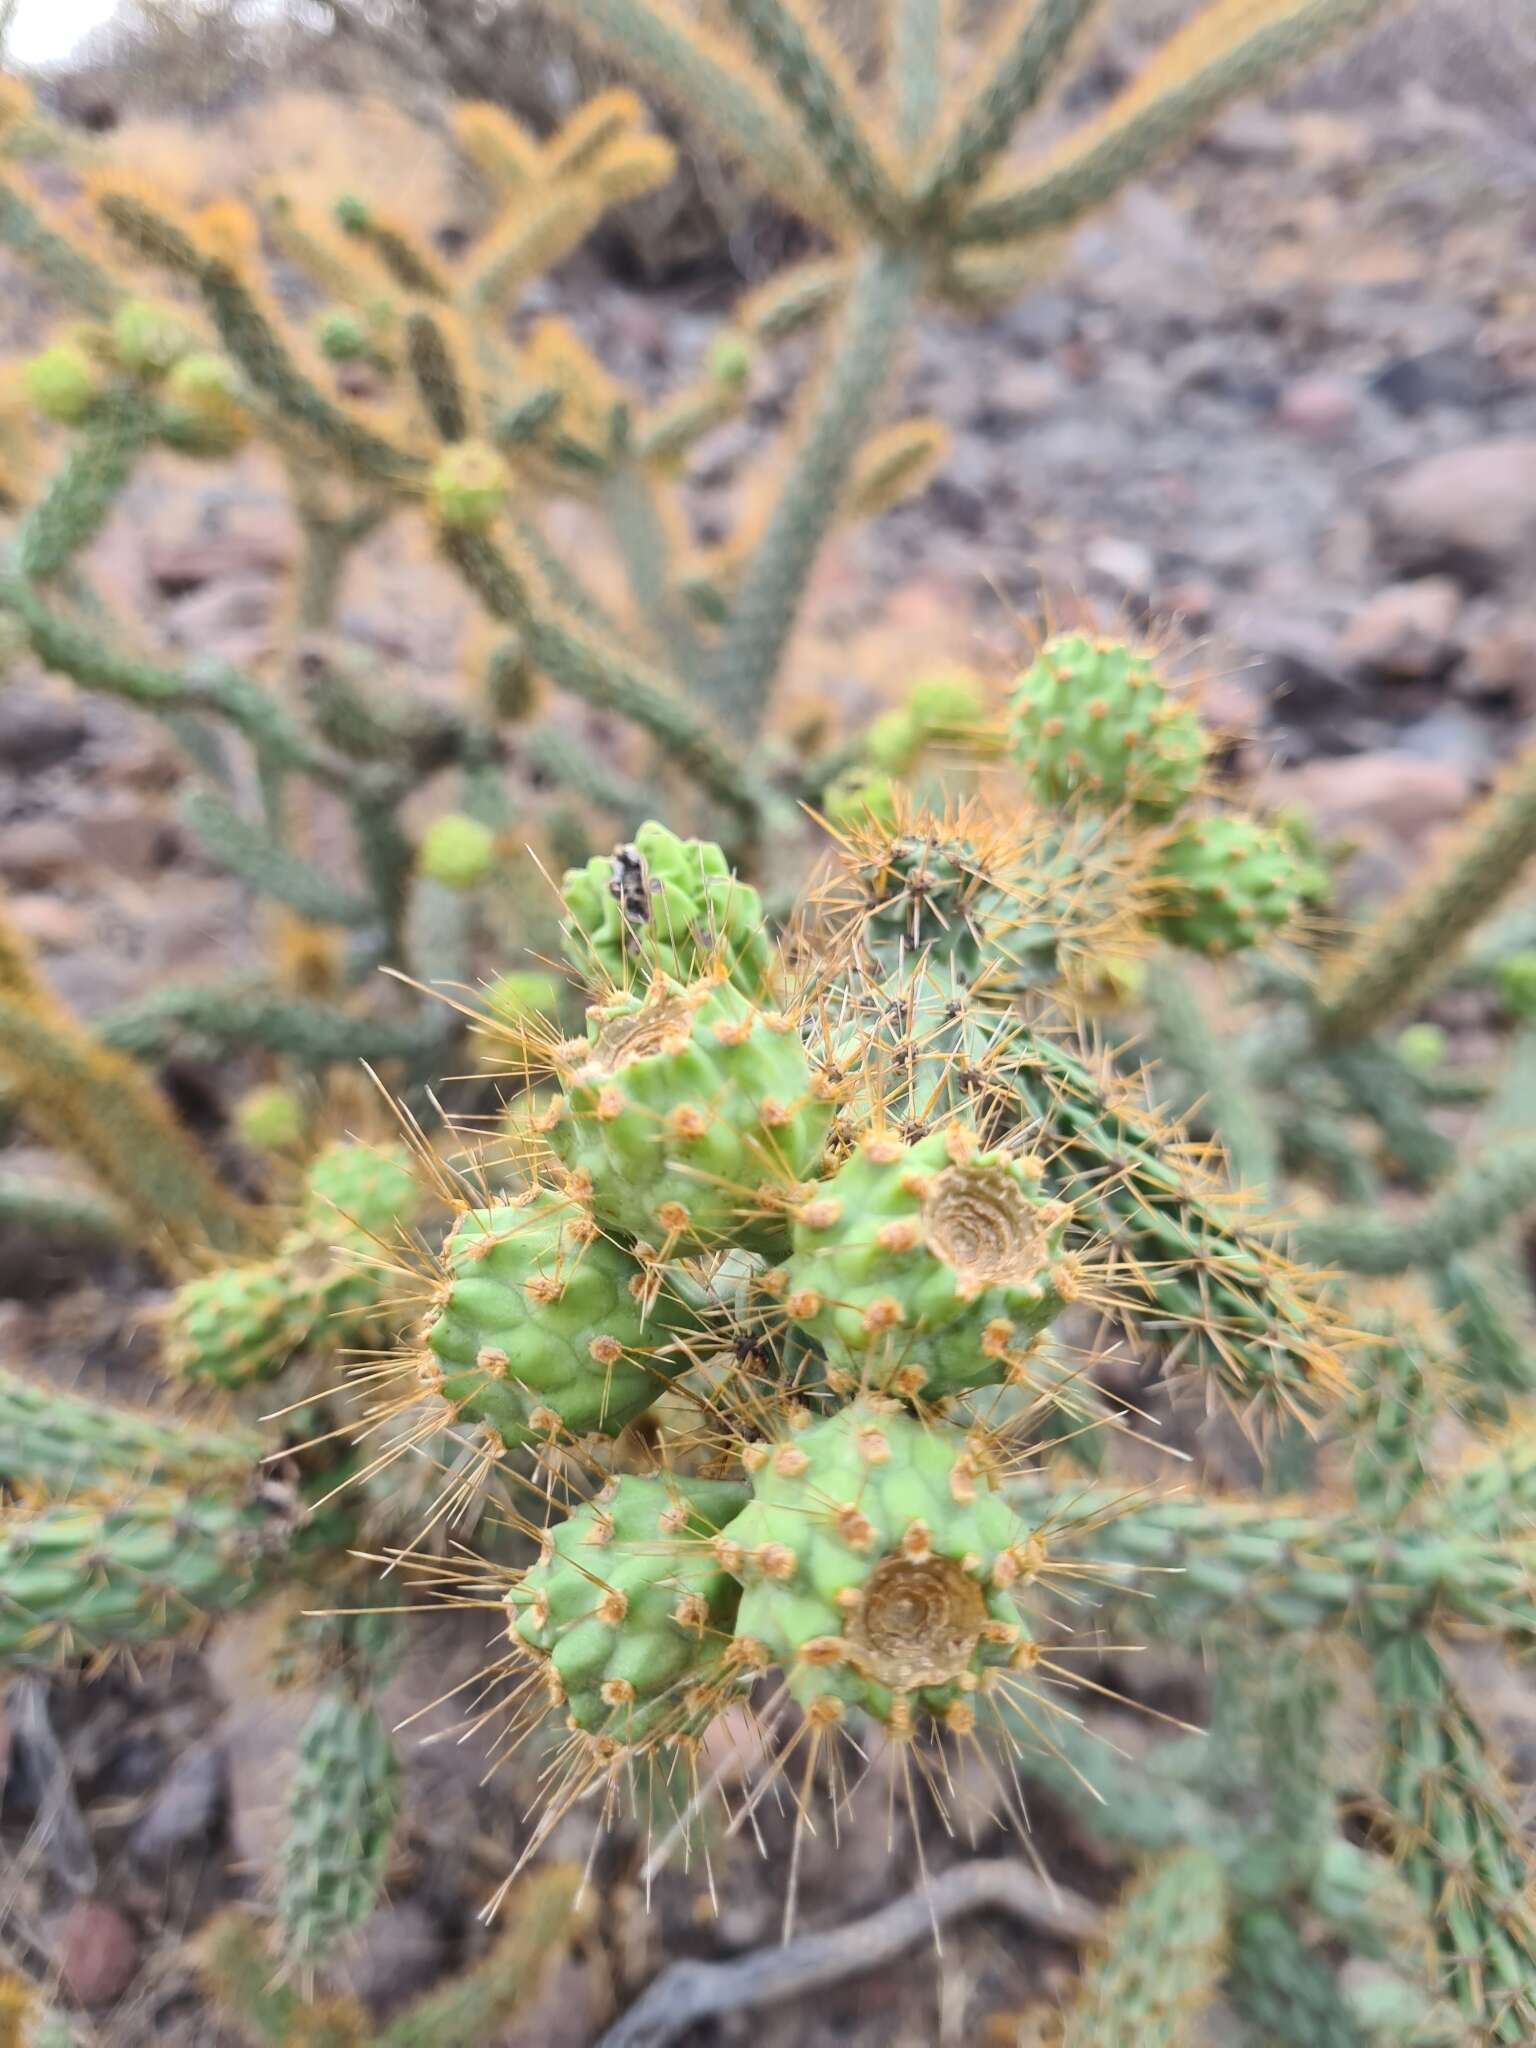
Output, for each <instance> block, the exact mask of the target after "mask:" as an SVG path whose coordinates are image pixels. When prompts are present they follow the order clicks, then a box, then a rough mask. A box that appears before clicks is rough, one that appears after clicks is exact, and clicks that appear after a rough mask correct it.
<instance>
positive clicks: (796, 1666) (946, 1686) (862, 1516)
mask: <svg viewBox="0 0 1536 2048" xmlns="http://www.w3.org/2000/svg"><path fill="white" fill-rule="evenodd" d="M747 1463H748V1466H749V1469H751V1470H752V1472H753V1478H752V1501H751V1503H750V1505H749V1506H748V1507H746V1508H744V1509H743V1510H742V1512H741V1514H740V1515H738V1516H737V1518H736V1520H735V1521H734V1522H732V1523H731V1524H730V1525H729V1526H728V1527H727V1528H726V1529H725V1530H723V1531H722V1533H721V1535H720V1537H719V1539H718V1541H717V1543H716V1546H715V1548H716V1555H717V1556H718V1557H719V1558H720V1560H721V1562H722V1563H723V1564H726V1565H728V1566H729V1568H730V1569H731V1570H732V1571H733V1572H734V1573H736V1575H737V1576H738V1577H739V1578H740V1579H741V1581H742V1585H743V1589H744V1590H743V1592H742V1596H741V1607H740V1609H739V1611H738V1614H737V1619H736V1642H737V1646H738V1654H740V1655H741V1656H742V1657H743V1658H744V1659H745V1660H747V1661H753V1660H754V1659H755V1658H760V1659H761V1661H762V1662H764V1663H770V1664H775V1665H777V1666H778V1667H779V1668H780V1669H781V1670H782V1672H783V1674H784V1679H785V1683H786V1684H787V1685H788V1687H789V1690H790V1691H791V1693H793V1695H794V1696H795V1698H796V1699H797V1700H799V1701H800V1703H801V1704H802V1705H803V1706H804V1707H806V1708H807V1710H808V1711H809V1712H810V1714H811V1716H812V1718H813V1719H817V1720H820V1721H823V1722H835V1721H837V1720H839V1719H841V1718H842V1715H843V1712H844V1710H845V1709H848V1708H852V1709H855V1710H857V1711H860V1712H863V1713H865V1714H868V1715H870V1716H871V1717H872V1718H873V1719H874V1720H876V1721H878V1722H880V1723H881V1724H882V1725H883V1726H884V1727H886V1728H887V1729H889V1730H890V1731H892V1732H893V1733H898V1734H900V1733H906V1732H909V1731H910V1730H911V1728H912V1726H913V1717H914V1715H919V1714H920V1715H924V1716H931V1717H933V1718H936V1719H940V1720H942V1721H943V1723H944V1725H945V1726H947V1727H950V1728H953V1729H955V1730H956V1731H957V1732H963V1731H964V1730H967V1729H969V1728H970V1727H971V1726H972V1724H973V1722H974V1719H975V1709H974V1707H973V1705H972V1704H971V1702H972V1698H973V1696H974V1693H975V1690H976V1686H977V1684H978V1682H979V1680H980V1679H981V1676H982V1674H983V1672H984V1671H985V1670H986V1669H987V1668H988V1667H997V1666H999V1665H1006V1664H1008V1663H1009V1662H1010V1661H1011V1660H1013V1659H1014V1658H1015V1656H1016V1655H1017V1654H1018V1652H1019V1651H1020V1649H1021V1648H1022V1649H1027V1645H1025V1644H1024V1642H1023V1635H1024V1631H1023V1627H1022V1624H1021V1622H1020V1619H1019V1614H1018V1611H1017V1608H1016V1606H1015V1603H1014V1599H1013V1594H1012V1590H1011V1589H1012V1588H1013V1587H1014V1586H1015V1585H1016V1584H1020V1583H1021V1582H1023V1581H1024V1580H1025V1579H1026V1578H1027V1577H1029V1576H1031V1575H1032V1574H1033V1573H1034V1572H1035V1571H1036V1570H1037V1569H1038V1567H1039V1564H1040V1563H1041V1562H1042V1561H1043V1553H1041V1552H1040V1550H1039V1546H1038V1545H1037V1544H1036V1543H1035V1541H1034V1540H1033V1538H1032V1535H1031V1532H1030V1530H1029V1529H1028V1528H1027V1527H1026V1525H1025V1524H1024V1523H1023V1522H1021V1521H1020V1520H1019V1518H1018V1516H1017V1515H1015V1514H1014V1512H1013V1510H1012V1509H1011V1508H1010V1507H1009V1506H1008V1503H1007V1502H1006V1501H1005V1500H1004V1498H1003V1496H1002V1495H1001V1494H1000V1493H997V1492H994V1491H993V1489H992V1486H991V1484H990V1482H989V1480H988V1478H987V1476H986V1474H985V1473H984V1471H982V1470H981V1469H980V1466H979V1464H978V1460H977V1458H976V1456H975V1455H974V1454H973V1451H972V1448H971V1446H970V1443H969V1440H968V1439H967V1438H966V1437H965V1436H964V1435H963V1434H962V1433H960V1432H959V1431H956V1430H952V1429H948V1428H943V1427H938V1428H929V1427H925V1426H924V1425H923V1424H922V1423H919V1422H916V1421H914V1420H913V1418H912V1417H911V1416H910V1415H907V1414H905V1413H904V1412H903V1411H902V1410H901V1409H900V1408H899V1407H898V1406H897V1405H896V1404H895V1403H894V1402H889V1403H888V1402H880V1401H874V1400H868V1399H865V1400H859V1401H854V1402H851V1403H850V1404H849V1405H848V1406H847V1407H846V1408H843V1409H840V1410H839V1411H838V1412H837V1413H836V1414H833V1415H830V1416H828V1417H827V1418H826V1419H825V1420H824V1421H821V1422H816V1423H812V1424H811V1425H810V1426H809V1427H807V1428H804V1429H801V1430H799V1431H798V1432H792V1433H790V1434H788V1435H786V1436H785V1437H784V1438H782V1440H781V1441H779V1442H778V1443H776V1444H774V1445H772V1446H767V1445H759V1446H756V1447H755V1448H754V1452H753V1454H752V1456H750V1457H749V1458H748V1460H747Z"/></svg>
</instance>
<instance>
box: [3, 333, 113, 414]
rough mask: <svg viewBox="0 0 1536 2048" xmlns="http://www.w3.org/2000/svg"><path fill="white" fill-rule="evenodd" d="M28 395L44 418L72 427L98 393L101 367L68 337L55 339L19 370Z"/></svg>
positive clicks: (91, 404)
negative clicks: (59, 339) (67, 339)
mask: <svg viewBox="0 0 1536 2048" xmlns="http://www.w3.org/2000/svg"><path fill="white" fill-rule="evenodd" d="M21 379H22V383H23V384H24V385H25V387H26V393H27V396H28V398H30V399H31V401H32V403H33V404H34V405H35V406H36V407H37V410H38V411H39V412H40V413H41V414H42V415H43V417H44V419H49V420H57V421H58V422H59V424H60V425H61V426H67V427H72V426H75V425H77V424H78V423H79V422H80V421H81V420H83V419H84V418H85V416H86V414H87V413H88V412H89V411H90V410H91V407H92V406H93V405H94V404H95V403H96V401H97V399H99V398H100V396H101V393H102V379H101V371H100V369H99V368H98V367H97V365H96V364H95V363H94V362H93V361H92V360H91V358H90V357H89V356H88V355H87V354H86V352H85V350H84V349H83V348H80V347H79V346H78V345H77V344H76V343H75V342H72V341H59V342H55V343H54V345H53V347H52V348H45V349H44V350H43V351H42V353H41V354H40V355H35V356H33V357H32V358H31V360H30V361H29V362H28V363H27V364H26V366H25V368H24V369H23V370H22V373H21Z"/></svg>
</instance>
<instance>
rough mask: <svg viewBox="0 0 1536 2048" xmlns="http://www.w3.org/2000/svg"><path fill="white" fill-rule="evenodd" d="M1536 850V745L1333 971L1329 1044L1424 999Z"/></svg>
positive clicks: (1320, 1024)
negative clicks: (1452, 842)
mask: <svg viewBox="0 0 1536 2048" xmlns="http://www.w3.org/2000/svg"><path fill="white" fill-rule="evenodd" d="M1533 854H1536V746H1533V747H1527V748H1526V749H1525V751H1524V753H1523V754H1521V756H1520V757H1519V759H1518V760H1516V761H1515V762H1514V764H1513V765H1512V767H1511V769H1510V772H1509V774H1508V775H1507V776H1506V777H1505V778H1504V779H1503V780H1502V781H1501V782H1500V783H1499V785H1498V787H1497V788H1496V789H1495V790H1494V791H1493V793H1492V794H1491V795H1490V796H1489V797H1488V798H1487V800H1486V801H1485V802H1484V803H1483V805H1482V806H1481V807H1480V808H1479V809H1478V810H1477V811H1476V812H1475V813H1474V814H1473V816H1472V817H1471V818H1470V819H1469V820H1468V823H1467V825H1466V828H1465V830H1464V832H1463V834H1462V836H1461V838H1460V840H1459V841H1458V843H1457V844H1456V845H1455V846H1454V847H1453V848H1452V849H1451V851H1450V852H1449V853H1448V854H1447V855H1446V856H1445V857H1444V858H1442V859H1441V860H1440V861H1438V862H1437V863H1436V866H1435V868H1434V869H1433V871H1432V872H1431V874H1430V875H1429V877H1428V878H1427V880H1426V881H1425V882H1424V883H1423V884H1422V885H1421V886H1420V887H1418V888H1417V889H1415V890H1414V891H1413V892H1412V893H1411V894H1410V895H1409V896H1408V897H1407V898H1406V899H1404V900H1402V901H1399V902H1396V903H1390V904H1388V905H1387V906H1386V908H1385V909H1384V910H1382V911H1381V912H1380V914H1379V915H1378V916H1377V918H1376V920H1375V922H1374V923H1373V924H1372V925H1370V926H1369V927H1368V929H1367V930H1366V931H1365V932H1364V933H1363V934H1362V935H1361V937H1360V938H1359V939H1358V940H1357V942H1356V943H1355V944H1354V945H1353V946H1352V947H1351V948H1350V949H1349V951H1348V952H1347V953H1346V954H1345V955H1344V957H1343V958H1342V959H1341V960H1340V961H1339V962H1338V963H1337V964H1336V965H1335V967H1334V968H1333V969H1332V971H1331V972H1330V974H1329V975H1328V977H1327V979H1326V981H1325V982H1324V984H1323V986H1322V987H1321V989H1320V990H1319V992H1318V998H1317V1009H1316V1029H1317V1034H1318V1038H1319V1040H1320V1042H1321V1043H1322V1044H1324V1045H1351V1044H1353V1043H1355V1042H1356V1041H1357V1040H1359V1039H1361V1038H1364V1037H1366V1036H1367V1035H1368V1034H1369V1033H1370V1032H1372V1031H1374V1030H1375V1029H1376V1028H1377V1027H1378V1026H1379V1025H1380V1024H1382V1023H1384V1022H1385V1021H1386V1020H1387V1019H1388V1018H1389V1017H1391V1016H1392V1015H1393V1014H1394V1013H1395V1012H1397V1011H1400V1010H1402V1009H1403V1008H1404V1007H1405V1006H1406V1005H1407V1004H1408V1003H1410V1002H1412V1001H1413V1000H1414V999H1415V998H1416V997H1418V996H1421V995H1422V994H1423V993H1424V991H1425V990H1426V989H1427V988H1428V987H1429V986H1431V984H1432V983H1433V982H1434V981H1435V980H1436V979H1437V978H1438V977H1439V976H1440V975H1441V974H1442V973H1443V972H1445V971H1447V970H1448V969H1449V967H1450V965H1451V961H1452V958H1453V956H1454V954H1455V950H1456V945H1457V942H1458V940H1460V939H1462V938H1464V937H1465V936H1466V934H1467V933H1468V932H1470V931H1471V930H1472V928H1473V926H1474V925H1476V924H1479V923H1480V922H1481V921H1482V919H1483V918H1484V917H1486V916H1487V914H1488V912H1489V911H1490V910H1492V909H1493V907H1494V905H1495V904H1496V903H1498V901H1499V899H1500V898H1501V897H1502V896H1504V895H1505V894H1506V893H1507V891H1508V890H1509V889H1510V888H1512V887H1513V885H1514V884H1515V882H1516V881H1518V879H1519V877H1520V875H1521V873H1522V871H1523V870H1524V868H1525V865H1526V863H1527V862H1528V861H1529V860H1530V858H1531V856H1532V855H1533Z"/></svg>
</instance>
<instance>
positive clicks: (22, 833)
mask: <svg viewBox="0 0 1536 2048" xmlns="http://www.w3.org/2000/svg"><path fill="white" fill-rule="evenodd" d="M80 858H81V846H80V838H79V834H78V833H77V832H76V831H75V830H74V829H73V827H72V826H69V825H66V824H65V822H64V820H63V819H62V818H18V819H17V820H16V822H15V823H14V824H11V825H6V826H5V827H4V828H3V829H0V875H4V876H5V877H6V879H7V880H8V881H11V882H19V883H21V884H22V885H23V886H24V887H25V886H29V885H30V886H32V887H37V886H40V885H41V884H43V883H45V882H56V881H57V880H58V879H59V877H60V876H61V875H67V874H69V873H70V872H71V870H72V869H74V868H77V867H78V866H79V865H80Z"/></svg>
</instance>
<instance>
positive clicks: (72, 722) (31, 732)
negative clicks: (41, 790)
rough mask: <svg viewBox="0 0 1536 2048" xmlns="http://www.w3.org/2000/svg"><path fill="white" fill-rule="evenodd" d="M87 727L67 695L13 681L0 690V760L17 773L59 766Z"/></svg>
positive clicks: (82, 714)
mask: <svg viewBox="0 0 1536 2048" xmlns="http://www.w3.org/2000/svg"><path fill="white" fill-rule="evenodd" d="M88 730H89V728H88V726H87V724H86V719H85V714H84V712H83V711H82V710H81V708H80V706H79V705H78V704H74V703H71V702H70V701H69V700H68V699H67V698H64V697H56V696H51V695H50V696H43V695H40V694H38V693H37V692H34V691H31V690H22V689H17V688H16V687H15V685H14V684H12V685H11V686H9V687H8V688H6V689H4V690H0V763H3V764H4V765H5V766H6V767H7V768H14V769H16V770H17V772H18V773H19V774H23V775H38V774H41V773H42V771H43V770H44V769H45V768H56V767H58V765H59V763H60V762H61V761H67V760H68V759H69V757H70V756H71V754H73V753H75V752H76V751H77V750H78V749H79V748H80V746H81V745H82V744H83V743H84V740H85V737H86V733H87V731H88Z"/></svg>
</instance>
